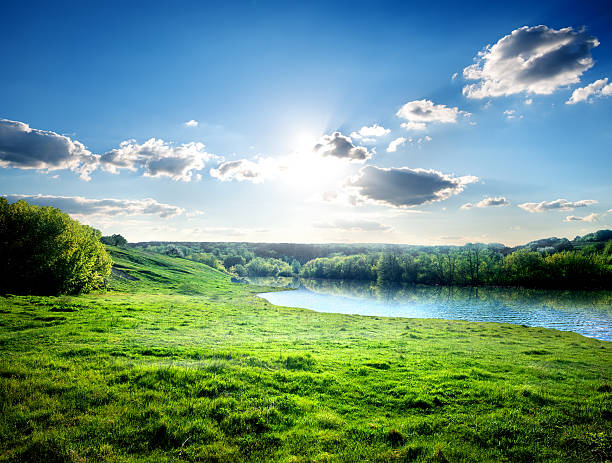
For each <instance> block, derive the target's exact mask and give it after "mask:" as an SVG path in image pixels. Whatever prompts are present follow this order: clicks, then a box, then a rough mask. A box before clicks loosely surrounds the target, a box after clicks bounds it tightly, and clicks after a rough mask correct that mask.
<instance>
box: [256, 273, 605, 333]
mask: <svg viewBox="0 0 612 463" xmlns="http://www.w3.org/2000/svg"><path fill="white" fill-rule="evenodd" d="M250 280H251V282H252V283H253V284H258V285H265V286H277V287H286V288H288V289H289V288H294V290H293V291H278V292H268V293H261V294H259V296H260V297H262V298H264V299H266V300H268V301H269V302H271V303H272V304H275V305H281V306H288V307H301V308H305V309H312V310H316V311H318V312H333V313H343V314H359V315H375V316H384V317H407V318H441V319H446V320H468V321H479V322H500V323H514V324H517V325H526V326H541V327H545V328H554V329H557V330H564V331H573V332H575V333H579V334H581V335H583V336H588V337H592V338H597V339H601V340H605V341H612V291H549V290H532V289H517V288H459V287H438V286H436V287H432V286H401V285H395V286H380V285H376V284H375V283H370V282H356V281H343V280H312V279H291V278H277V279H267V278H252V279H250Z"/></svg>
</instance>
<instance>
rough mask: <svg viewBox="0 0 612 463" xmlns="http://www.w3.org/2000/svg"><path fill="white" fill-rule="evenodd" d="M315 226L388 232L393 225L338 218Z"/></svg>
mask: <svg viewBox="0 0 612 463" xmlns="http://www.w3.org/2000/svg"><path fill="white" fill-rule="evenodd" d="M314 226H315V227H317V228H333V229H337V230H347V231H365V232H372V231H377V232H388V231H391V230H393V227H391V226H390V225H386V224H384V223H380V222H375V221H373V220H363V219H338V220H334V221H333V222H322V223H316V224H314Z"/></svg>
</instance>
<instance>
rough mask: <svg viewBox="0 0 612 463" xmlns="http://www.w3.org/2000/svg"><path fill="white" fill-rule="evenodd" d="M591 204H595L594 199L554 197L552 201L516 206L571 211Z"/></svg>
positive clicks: (531, 209)
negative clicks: (570, 199) (573, 199)
mask: <svg viewBox="0 0 612 463" xmlns="http://www.w3.org/2000/svg"><path fill="white" fill-rule="evenodd" d="M592 204H597V201H596V200H594V199H583V200H580V201H568V200H567V199H556V200H554V201H549V202H546V201H542V202H540V203H523V204H519V205H518V207H520V208H521V209H524V210H526V211H527V212H531V213H535V212H545V211H573V210H574V209H576V208H577V207H587V206H590V205H592Z"/></svg>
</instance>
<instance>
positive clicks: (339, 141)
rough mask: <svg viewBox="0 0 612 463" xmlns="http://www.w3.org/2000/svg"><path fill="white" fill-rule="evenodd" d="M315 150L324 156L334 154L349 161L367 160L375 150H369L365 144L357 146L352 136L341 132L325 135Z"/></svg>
mask: <svg viewBox="0 0 612 463" xmlns="http://www.w3.org/2000/svg"><path fill="white" fill-rule="evenodd" d="M313 151H314V152H315V153H318V154H321V155H323V156H333V157H336V158H340V159H348V160H349V161H366V160H368V159H370V158H371V157H372V155H373V154H374V152H373V151H368V149H367V148H365V147H363V146H355V145H354V144H353V140H351V137H347V136H346V135H342V134H341V133H340V132H334V133H332V134H331V135H323V136H322V137H321V138H320V139H319V143H317V144H316V145H315V147H314V149H313Z"/></svg>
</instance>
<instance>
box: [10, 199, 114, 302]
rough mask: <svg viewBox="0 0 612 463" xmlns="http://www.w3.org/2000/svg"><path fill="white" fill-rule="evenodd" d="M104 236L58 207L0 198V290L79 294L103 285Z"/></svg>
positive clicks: (105, 264)
mask: <svg viewBox="0 0 612 463" xmlns="http://www.w3.org/2000/svg"><path fill="white" fill-rule="evenodd" d="M100 237H101V234H100V232H99V231H98V230H95V229H93V228H91V227H88V226H86V225H81V224H80V223H79V222H77V221H76V220H72V219H71V218H70V217H69V216H68V215H67V214H64V213H63V212H62V211H60V210H59V209H55V208H53V207H39V206H34V205H31V204H28V203H27V202H25V201H18V202H16V203H14V204H9V203H8V201H7V200H6V199H5V198H0V269H1V274H0V292H2V293H7V292H11V293H18V294H74V293H79V292H88V291H91V290H93V289H96V288H100V287H102V286H103V285H104V278H105V277H106V276H108V275H109V273H110V269H111V265H112V260H111V258H110V256H109V255H108V253H107V252H106V250H105V248H104V245H103V244H102V243H101V242H100Z"/></svg>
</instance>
